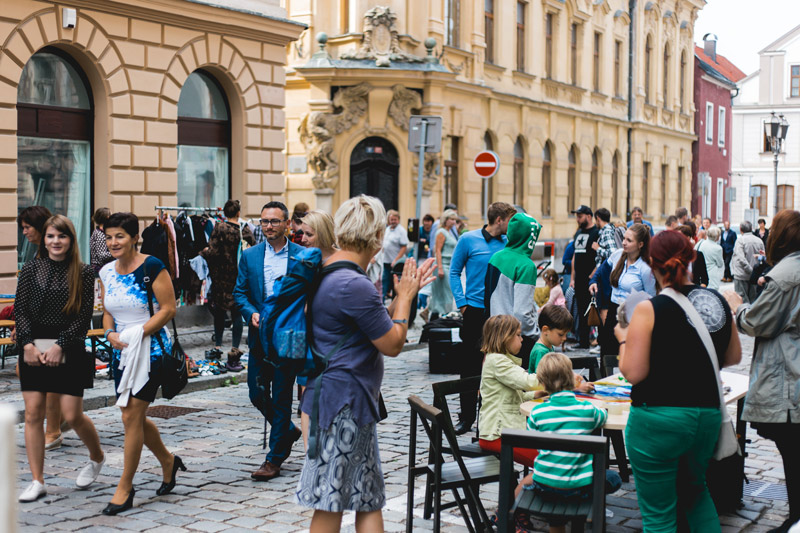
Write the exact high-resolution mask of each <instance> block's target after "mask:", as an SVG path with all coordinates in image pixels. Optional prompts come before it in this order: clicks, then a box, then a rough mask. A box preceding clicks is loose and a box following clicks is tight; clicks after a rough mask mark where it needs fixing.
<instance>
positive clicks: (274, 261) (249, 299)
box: [233, 202, 305, 481]
mask: <svg viewBox="0 0 800 533" xmlns="http://www.w3.org/2000/svg"><path fill="white" fill-rule="evenodd" d="M260 222H261V230H262V231H263V232H264V236H265V237H266V240H265V241H264V242H262V243H259V244H257V245H255V246H252V247H250V248H248V249H247V250H245V251H244V252H242V258H241V260H240V261H239V276H238V277H237V278H236V286H235V287H234V289H233V298H234V300H235V301H236V305H237V306H238V308H239V311H240V312H241V313H242V318H244V321H245V322H247V324H248V326H249V329H248V335H247V344H248V345H249V347H250V362H249V364H248V368H247V387H248V389H249V390H250V401H251V402H252V403H253V405H254V406H255V407H256V409H258V410H259V411H261V414H263V415H264V418H266V419H267V421H268V422H269V423H270V426H271V427H270V433H269V453H267V457H266V459H265V460H264V463H263V464H262V465H261V466H260V467H259V469H258V470H256V471H255V472H253V473H252V474H251V475H250V477H251V478H253V479H254V480H256V481H269V480H270V479H272V478H274V477H276V476H278V475H280V472H281V464H282V463H283V461H285V460H286V458H287V457H289V453H290V452H291V451H292V444H294V443H295V441H297V440H298V439H300V437H302V435H303V434H302V433H301V431H300V429H299V428H297V427H296V426H295V425H294V424H292V417H291V415H292V389H293V387H294V380H295V378H296V377H297V374H298V373H299V372H300V371H301V370H303V365H304V363H305V361H304V360H303V359H297V360H294V359H283V360H282V361H280V362H279V363H277V364H272V363H270V362H267V361H266V360H265V359H266V355H265V354H264V348H263V346H262V345H261V339H260V336H259V334H258V326H259V321H260V320H261V319H262V318H263V319H264V320H266V319H267V317H261V316H260V313H261V309H262V308H263V307H264V303H265V302H266V301H267V298H269V297H270V296H271V295H272V289H273V285H274V284H275V281H276V280H277V279H278V278H279V277H281V276H283V275H285V274H286V270H287V267H288V264H289V255H290V254H291V255H293V256H294V255H296V254H298V253H300V252H301V251H302V249H303V248H302V247H301V246H300V245H297V244H295V243H293V242H291V241H289V240H288V239H287V238H286V228H287V226H288V225H289V210H288V209H287V208H286V206H285V205H284V204H282V203H281V202H269V203H268V204H266V205H265V206H264V207H263V208H262V209H261V221H260Z"/></svg>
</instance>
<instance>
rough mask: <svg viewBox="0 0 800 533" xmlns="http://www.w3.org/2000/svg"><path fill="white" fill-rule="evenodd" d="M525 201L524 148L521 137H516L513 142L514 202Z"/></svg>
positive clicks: (520, 203)
mask: <svg viewBox="0 0 800 533" xmlns="http://www.w3.org/2000/svg"><path fill="white" fill-rule="evenodd" d="M524 203H525V149H524V148H523V147H522V137H517V142H515V143H514V204H516V205H523V204H524Z"/></svg>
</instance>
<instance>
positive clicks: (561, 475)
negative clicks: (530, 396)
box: [528, 391, 608, 489]
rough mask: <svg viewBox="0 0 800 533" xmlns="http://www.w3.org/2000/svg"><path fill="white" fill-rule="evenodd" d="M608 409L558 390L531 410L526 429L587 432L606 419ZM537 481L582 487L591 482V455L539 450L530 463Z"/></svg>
mask: <svg viewBox="0 0 800 533" xmlns="http://www.w3.org/2000/svg"><path fill="white" fill-rule="evenodd" d="M606 418H608V413H606V411H605V410H604V409H599V408H597V407H595V406H594V405H592V404H591V403H589V402H587V401H584V400H578V399H577V398H576V397H575V394H574V393H572V392H571V391H562V392H557V393H556V394H553V395H552V396H550V400H549V401H547V402H544V403H541V404H539V405H537V406H536V407H534V408H533V409H532V410H531V414H530V415H529V416H528V429H534V430H536V431H545V432H549V433H558V434H560V435H589V434H590V433H591V432H592V431H594V430H595V429H597V428H598V427H600V426H602V425H603V424H605V423H606ZM533 479H534V481H536V482H537V483H541V484H543V485H548V486H550V487H555V488H559V489H573V488H576V487H583V486H585V485H589V484H591V482H592V456H591V455H589V454H585V453H573V452H558V451H551V450H539V455H538V456H537V457H536V461H535V462H534V464H533Z"/></svg>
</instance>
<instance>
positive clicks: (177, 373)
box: [144, 273, 189, 400]
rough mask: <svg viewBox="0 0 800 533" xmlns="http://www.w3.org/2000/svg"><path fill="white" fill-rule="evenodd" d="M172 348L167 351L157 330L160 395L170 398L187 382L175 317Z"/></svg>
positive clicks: (147, 284) (147, 279)
mask: <svg viewBox="0 0 800 533" xmlns="http://www.w3.org/2000/svg"><path fill="white" fill-rule="evenodd" d="M152 283H153V282H152V280H151V279H150V276H149V275H148V273H145V276H144V284H145V287H147V308H148V309H149V310H150V316H153V315H154V314H155V313H154V312H153V285H152ZM172 334H173V337H172V350H171V351H167V349H166V347H165V346H164V341H162V340H161V331H158V332H157V333H156V334H155V335H156V340H157V341H158V345H159V346H161V397H162V398H166V399H167V400H171V399H172V398H174V397H175V396H177V395H178V394H179V393H180V392H181V391H182V390H183V388H184V387H185V386H186V384H187V383H188V382H189V367H188V365H187V364H186V353H185V352H184V351H183V348H182V347H181V343H180V342H179V341H178V329H177V328H176V327H175V319H172Z"/></svg>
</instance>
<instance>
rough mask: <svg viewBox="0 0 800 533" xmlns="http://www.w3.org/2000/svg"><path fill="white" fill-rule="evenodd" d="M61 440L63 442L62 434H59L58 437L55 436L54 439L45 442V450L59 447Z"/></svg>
mask: <svg viewBox="0 0 800 533" xmlns="http://www.w3.org/2000/svg"><path fill="white" fill-rule="evenodd" d="M63 442H64V435H59V436H58V437H56V438H55V440H52V441H50V442H47V443H45V445H44V449H45V451H50V450H57V449H58V448H61V443H63Z"/></svg>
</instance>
